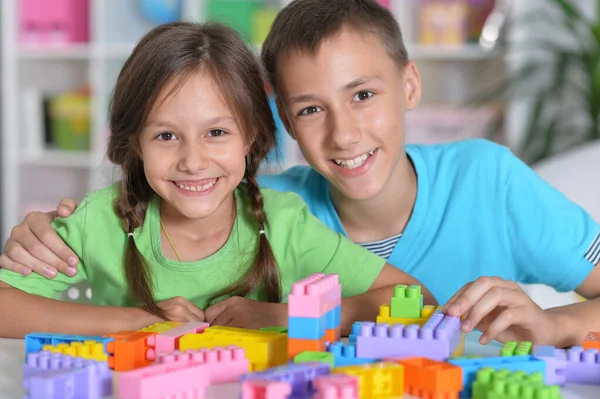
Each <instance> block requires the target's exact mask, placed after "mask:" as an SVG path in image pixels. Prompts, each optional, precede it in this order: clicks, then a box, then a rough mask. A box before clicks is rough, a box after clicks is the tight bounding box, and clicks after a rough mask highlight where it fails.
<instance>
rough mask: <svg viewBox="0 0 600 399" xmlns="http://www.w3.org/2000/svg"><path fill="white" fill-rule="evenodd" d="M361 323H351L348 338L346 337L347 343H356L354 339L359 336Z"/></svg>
mask: <svg viewBox="0 0 600 399" xmlns="http://www.w3.org/2000/svg"><path fill="white" fill-rule="evenodd" d="M362 323H363V322H362V321H355V322H354V323H352V332H351V333H350V336H349V337H348V342H350V343H352V344H355V343H356V337H358V336H359V335H360V325H361V324H362Z"/></svg>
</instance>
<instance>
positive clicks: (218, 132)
mask: <svg viewBox="0 0 600 399" xmlns="http://www.w3.org/2000/svg"><path fill="white" fill-rule="evenodd" d="M224 134H225V131H224V130H221V129H213V130H211V131H210V132H208V136H209V137H221V136H223V135H224Z"/></svg>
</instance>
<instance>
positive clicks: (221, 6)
mask: <svg viewBox="0 0 600 399" xmlns="http://www.w3.org/2000/svg"><path fill="white" fill-rule="evenodd" d="M260 8H261V2H260V1H258V0H243V1H240V0H208V1H207V5H206V16H207V19H209V20H211V21H218V22H221V23H223V24H225V25H227V26H229V27H230V28H233V29H235V30H236V31H237V32H238V33H239V34H240V36H241V37H242V39H244V41H246V42H247V43H249V42H250V41H251V40H252V33H253V32H252V31H253V20H254V13H255V12H256V11H257V10H259V9H260Z"/></svg>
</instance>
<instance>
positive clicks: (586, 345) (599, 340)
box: [583, 332, 600, 350]
mask: <svg viewBox="0 0 600 399" xmlns="http://www.w3.org/2000/svg"><path fill="white" fill-rule="evenodd" d="M593 348H596V349H600V332H590V333H588V335H587V336H586V337H585V340H584V341H583V349H585V350H587V349H593Z"/></svg>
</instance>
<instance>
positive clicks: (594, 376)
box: [533, 346, 600, 385]
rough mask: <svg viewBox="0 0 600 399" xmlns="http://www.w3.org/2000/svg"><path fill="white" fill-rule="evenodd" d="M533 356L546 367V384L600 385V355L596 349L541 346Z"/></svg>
mask: <svg viewBox="0 0 600 399" xmlns="http://www.w3.org/2000/svg"><path fill="white" fill-rule="evenodd" d="M533 356H534V357H535V358H536V359H538V360H539V361H540V362H543V363H544V365H545V372H546V380H545V381H546V383H549V384H557V385H564V384H565V383H573V384H586V385H600V354H599V353H598V349H596V348H591V349H587V350H585V349H584V348H583V347H581V346H573V347H572V348H569V349H566V350H565V349H556V348H554V347H553V346H540V347H536V348H535V349H534V352H533Z"/></svg>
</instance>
